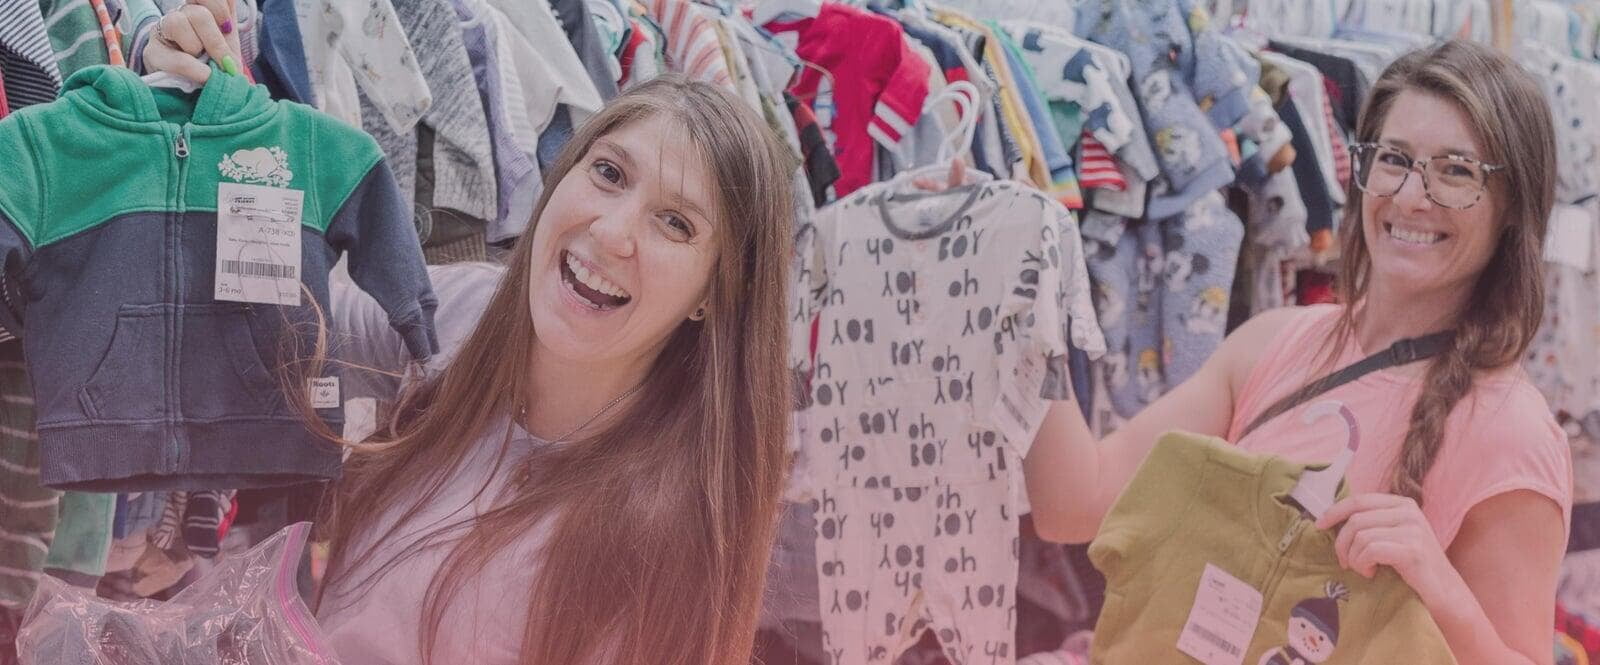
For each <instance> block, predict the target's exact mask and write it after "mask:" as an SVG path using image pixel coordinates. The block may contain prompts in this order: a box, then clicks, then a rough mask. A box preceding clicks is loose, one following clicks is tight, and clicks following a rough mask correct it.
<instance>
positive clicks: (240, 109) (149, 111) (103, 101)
mask: <svg viewBox="0 0 1600 665" xmlns="http://www.w3.org/2000/svg"><path fill="white" fill-rule="evenodd" d="M63 87H64V90H65V92H63V93H62V97H63V98H64V99H70V100H71V101H72V103H73V104H75V105H77V106H78V107H79V108H80V109H81V110H83V111H85V112H87V114H88V115H89V116H90V117H92V118H94V119H96V120H99V121H101V122H103V123H106V124H108V125H111V126H113V127H118V128H121V129H125V130H131V131H141V130H144V131H159V130H160V126H161V125H163V124H177V123H169V122H168V121H166V120H164V119H163V118H162V116H161V108H162V107H163V106H166V107H168V108H171V107H181V108H185V109H187V110H189V111H190V112H189V114H188V115H189V119H188V121H187V123H186V124H188V125H189V127H190V129H191V131H195V132H198V133H201V134H210V133H229V132H238V131H243V130H246V129H249V128H251V127H253V126H257V125H261V124H263V123H266V122H269V121H271V120H272V118H273V116H275V115H276V112H277V110H278V105H277V104H274V103H273V100H272V95H271V94H270V93H269V92H268V91H267V88H266V87H265V86H260V85H251V84H250V82H249V81H247V80H245V79H244V77H241V76H233V75H231V74H227V73H225V72H223V71H222V70H220V69H218V68H217V67H216V66H215V65H212V67H211V78H210V79H208V80H207V81H206V84H205V86H203V87H202V88H200V90H199V92H197V93H186V92H183V91H181V90H174V89H171V88H153V87H151V86H150V85H149V84H147V83H145V82H144V81H143V80H142V79H140V78H139V76H138V75H137V74H135V73H133V71H132V70H129V69H127V68H124V67H113V66H110V65H101V66H96V67H88V68H85V69H82V70H79V71H78V72H77V73H75V74H73V75H72V76H71V77H70V78H68V79H67V82H66V84H65V85H64V86H63Z"/></svg>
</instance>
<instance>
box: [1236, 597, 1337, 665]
mask: <svg viewBox="0 0 1600 665" xmlns="http://www.w3.org/2000/svg"><path fill="white" fill-rule="evenodd" d="M1323 590H1324V594H1325V595H1324V596H1323V597H1321V598H1307V599H1305V600H1302V601H1300V602H1299V603H1297V604H1295V606H1294V609H1292V610H1289V631H1288V632H1289V643H1288V644H1285V645H1283V646H1281V647H1274V648H1272V649H1268V650H1267V652H1266V653H1264V654H1261V660H1260V662H1259V663H1257V665H1314V664H1315V663H1323V662H1327V660H1328V659H1329V658H1332V657H1333V648H1334V647H1335V646H1336V645H1337V644H1338V642H1339V603H1340V601H1343V600H1344V599H1346V598H1348V597H1349V596H1350V590H1349V589H1347V588H1345V586H1344V585H1343V584H1340V583H1338V582H1334V581H1329V582H1328V583H1327V584H1326V585H1325V586H1324V587H1323Z"/></svg>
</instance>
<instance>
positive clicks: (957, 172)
mask: <svg viewBox="0 0 1600 665" xmlns="http://www.w3.org/2000/svg"><path fill="white" fill-rule="evenodd" d="M981 99H982V93H980V92H979V91H978V87H977V86H975V85H973V84H972V83H971V82H968V81H956V82H955V83H951V84H950V85H948V86H945V88H944V90H941V91H940V92H939V94H938V95H935V96H934V97H932V98H930V99H929V100H928V101H927V103H926V104H925V105H924V106H923V110H924V111H928V110H932V109H934V108H936V107H937V106H938V105H939V104H942V103H944V102H946V101H949V102H953V103H955V105H956V112H957V114H958V116H959V117H960V118H961V120H960V122H959V123H957V124H956V127H955V129H954V131H952V132H951V133H950V135H948V136H946V137H945V140H944V141H941V142H940V143H939V156H938V160H937V163H935V164H934V165H933V166H927V167H923V168H920V169H916V170H915V171H911V172H908V173H906V174H904V176H905V177H908V178H910V180H911V184H912V186H914V187H916V188H918V189H923V190H928V191H942V190H945V189H949V188H952V187H959V186H961V185H963V184H966V181H967V165H966V160H964V159H962V155H963V154H966V152H967V151H968V150H970V149H971V148H972V138H973V135H974V134H975V133H976V131H977V124H978V113H979V109H980V108H981V107H980V106H979V101H980V100H981ZM946 163H948V164H949V170H948V174H949V176H948V179H947V180H946V182H945V183H940V182H939V180H938V177H939V175H941V174H940V172H941V171H944V169H945V164H946Z"/></svg>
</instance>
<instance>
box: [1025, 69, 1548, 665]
mask: <svg viewBox="0 0 1600 665" xmlns="http://www.w3.org/2000/svg"><path fill="white" fill-rule="evenodd" d="M1351 151H1352V153H1353V155H1352V156H1353V166H1354V177H1353V178H1352V180H1353V181H1352V183H1351V185H1350V191H1349V203H1348V205H1347V206H1346V208H1345V217H1344V221H1343V226H1342V228H1341V233H1342V248H1341V250H1342V252H1341V255H1340V259H1339V260H1340V266H1339V267H1340V275H1339V280H1340V293H1341V296H1342V298H1341V299H1342V304H1338V305H1319V306H1311V307H1296V308H1285V309H1281V310H1276V311H1272V312H1267V313H1264V314H1262V315H1260V316H1257V317H1255V318H1253V319H1251V320H1250V321H1248V322H1247V323H1245V324H1244V325H1242V326H1241V327H1240V328H1239V329H1238V330H1237V331H1235V332H1234V333H1233V334H1232V335H1231V336H1230V337H1229V338H1228V339H1227V340H1226V341H1225V342H1223V344H1222V345H1221V347H1220V348H1219V349H1218V350H1217V352H1216V353H1215V354H1214V355H1213V356H1211V358H1210V359H1209V360H1208V361H1207V363H1206V365H1205V367H1204V368H1203V369H1202V370H1200V371H1199V372H1198V373H1196V374H1195V375H1194V376H1193V378H1191V379H1189V380H1188V381H1187V382H1185V383H1184V384H1182V385H1180V386H1178V387H1177V388H1176V389H1175V390H1173V391H1172V392H1171V393H1170V394H1168V395H1166V396H1164V397H1163V398H1161V399H1160V400H1159V401H1157V402H1155V403H1154V404H1151V405H1150V406H1149V407H1148V408H1146V409H1145V410H1144V411H1143V412H1141V413H1139V414H1138V416H1136V417H1135V418H1133V419H1132V420H1131V421H1130V422H1129V423H1127V424H1126V425H1124V426H1123V427H1122V428H1121V429H1119V430H1117V431H1116V432H1114V433H1111V434H1109V435H1107V436H1105V437H1103V438H1101V439H1100V440H1098V441H1096V439H1095V437H1094V436H1093V435H1092V434H1091V433H1090V430H1089V427H1088V425H1087V424H1086V423H1085V421H1084V418H1083V416H1082V415H1081V412H1080V411H1079V407H1078V405H1076V404H1072V403H1070V402H1057V403H1056V406H1055V407H1054V408H1053V410H1052V412H1051V414H1050V416H1049V419H1048V420H1047V421H1046V423H1045V425H1044V429H1043V430H1042V431H1041V432H1040V434H1039V435H1038V437H1037V439H1036V441H1035V443H1034V445H1033V448H1032V450H1031V452H1030V454H1029V455H1028V457H1027V459H1026V463H1025V471H1026V475H1027V480H1028V496H1029V499H1030V502H1031V503H1032V506H1033V514H1034V520H1035V522H1034V523H1035V526H1036V528H1037V530H1038V531H1039V533H1040V534H1041V535H1042V536H1043V537H1045V538H1047V539H1050V540H1057V541H1064V542H1083V541H1087V540H1089V539H1091V538H1092V537H1094V536H1095V534H1096V532H1097V530H1098V529H1099V527H1100V524H1101V522H1102V520H1103V519H1104V517H1105V515H1106V513H1107V511H1108V510H1109V509H1110V507H1111V506H1112V504H1113V503H1114V502H1115V501H1116V500H1117V498H1118V495H1119V493H1120V492H1121V491H1122V489H1123V488H1124V487H1125V486H1127V484H1128V482H1129V480H1130V479H1131V478H1132V477H1133V475H1134V473H1135V471H1136V470H1137V468H1138V467H1139V465H1140V462H1141V461H1143V459H1144V458H1145V456H1146V455H1147V454H1148V453H1149V452H1150V450H1151V449H1152V447H1153V446H1154V444H1155V442H1156V439H1157V437H1158V435H1160V434H1162V433H1163V432H1166V431H1168V430H1185V431H1189V432H1196V433H1201V434H1209V435H1213V436H1217V437H1222V438H1225V439H1227V440H1228V441H1231V442H1234V443H1235V444H1236V445H1238V446H1240V447H1241V448H1243V449H1246V450H1249V451H1252V452H1258V453H1267V454H1272V455H1280V456H1283V457H1286V458H1288V459H1290V460H1293V461H1296V462H1304V463H1311V462H1327V461H1330V460H1332V459H1333V458H1334V457H1335V456H1336V455H1337V453H1338V452H1339V450H1340V448H1342V447H1343V446H1344V443H1345V442H1344V437H1343V436H1341V435H1339V434H1338V433H1337V432H1335V433H1332V434H1330V432H1329V431H1328V430H1326V429H1323V428H1318V427H1310V426H1307V425H1305V424H1303V421H1302V419H1301V418H1300V417H1298V416H1299V415H1301V414H1302V413H1303V410H1304V409H1306V408H1308V406H1309V404H1306V403H1302V404H1300V405H1299V406H1297V407H1295V408H1291V409H1289V410H1288V411H1283V412H1281V413H1280V409H1279V408H1278V405H1280V404H1289V403H1293V402H1294V401H1295V400H1294V399H1293V398H1294V395H1295V393H1297V392H1302V391H1303V390H1304V389H1305V388H1306V386H1307V384H1308V383H1311V382H1313V381H1315V380H1316V379H1319V378H1320V377H1323V376H1325V375H1328V374H1330V373H1333V372H1334V371H1335V370H1338V369H1339V368H1342V367H1346V366H1348V365H1351V364H1353V363H1355V362H1356V361H1359V360H1361V359H1362V358H1365V357H1367V356H1369V355H1372V354H1373V353H1374V352H1377V351H1381V350H1384V349H1387V348H1390V347H1391V345H1394V344H1395V343H1396V342H1397V341H1400V340H1404V339H1417V340H1421V342H1420V343H1422V344H1423V345H1428V344H1429V343H1431V345H1432V346H1433V347H1434V348H1435V349H1436V350H1437V353H1436V354H1435V355H1432V356H1429V357H1427V358H1426V359H1424V360H1419V361H1416V362H1409V363H1402V364H1398V365H1395V366H1392V367H1388V368H1386V369H1382V370H1379V371H1374V372H1371V373H1368V374H1366V375H1364V376H1362V377H1361V378H1359V379H1356V380H1354V381H1352V382H1350V383H1347V384H1344V385H1342V386H1339V387H1337V388H1334V389H1332V390H1328V391H1326V392H1324V393H1322V394H1321V395H1320V396H1319V397H1318V398H1317V399H1315V400H1312V402H1319V401H1323V400H1335V401H1338V402H1341V403H1343V404H1344V405H1346V406H1347V407H1348V408H1349V409H1350V411H1351V412H1352V413H1353V414H1354V416H1355V420H1356V421H1357V423H1358V424H1359V426H1360V428H1361V447H1360V448H1358V449H1357V450H1356V452H1355V454H1354V459H1353V461H1352V462H1351V463H1350V466H1349V468H1348V470H1347V472H1346V474H1345V481H1346V483H1347V485H1348V487H1347V489H1348V491H1349V494H1348V496H1347V497H1346V498H1345V499H1343V500H1341V501H1339V502H1337V503H1336V504H1334V505H1333V507H1332V508H1330V509H1329V510H1328V511H1327V512H1326V513H1325V514H1324V515H1323V516H1322V517H1321V518H1320V519H1319V520H1318V521H1317V523H1316V526H1317V527H1318V528H1322V529H1332V528H1335V527H1339V528H1338V531H1337V533H1338V535H1337V538H1336V540H1335V546H1334V548H1335V550H1336V554H1337V555H1338V559H1339V562H1340V564H1341V565H1342V566H1344V567H1345V568H1347V569H1350V570H1353V571H1355V572H1357V573H1359V574H1361V575H1363V576H1366V577H1371V576H1372V575H1373V574H1375V572H1376V570H1377V568H1378V567H1379V566H1388V567H1391V568H1393V569H1394V570H1395V571H1396V572H1397V573H1398V574H1399V575H1400V577H1401V578H1403V579H1404V580H1405V582H1406V583H1407V584H1409V585H1410V586H1411V587H1412V588H1413V589H1414V590H1415V591H1416V593H1417V595H1418V597H1419V598H1420V599H1421V601H1422V603H1423V604H1424V606H1425V607H1426V608H1427V609H1428V612H1429V614H1431V615H1432V618H1433V619H1434V622H1435V623H1436V624H1437V625H1438V626H1439V628H1440V631H1441V633H1442V634H1443V636H1444V638H1445V640H1446V642H1447V643H1448V644H1449V645H1450V648H1451V651H1452V652H1453V654H1454V655H1455V657H1456V659H1457V660H1458V661H1459V662H1460V663H1462V664H1463V665H1472V664H1477V663H1493V664H1495V665H1502V664H1506V663H1550V662H1551V659H1552V653H1551V651H1552V650H1551V642H1550V639H1551V638H1550V635H1551V623H1550V622H1551V617H1552V616H1553V612H1554V602H1555V590H1556V580H1557V573H1558V571H1559V564H1560V561H1561V558H1562V555H1563V553H1564V551H1565V546H1566V537H1567V527H1568V522H1569V519H1570V513H1571V504H1572V470H1571V464H1572V462H1571V458H1570V453H1569V451H1568V448H1567V441H1566V436H1565V435H1564V433H1563V432H1562V430H1561V429H1560V428H1559V427H1558V426H1557V425H1556V423H1555V421H1554V419H1553V417H1552V416H1551V414H1550V410H1549V407H1548V405H1547V404H1546V403H1545V400H1544V398H1543V397H1542V396H1541V395H1540V394H1539V392H1538V391H1537V390H1536V389H1535V388H1534V387H1533V385H1532V384H1531V383H1530V382H1529V380H1528V378H1527V376H1526V375H1525V374H1524V373H1523V371H1522V369H1521V367H1520V363H1519V361H1520V359H1521V358H1522V357H1523V354H1524V352H1525V351H1526V350H1527V348H1528V345H1529V342H1530V341H1531V340H1532V339H1533V336H1534V333H1535V331H1536V329H1537V328H1538V326H1539V322H1540V316H1541V314H1542V306H1543V303H1544V295H1543V288H1542V284H1543V282H1542V280H1541V276H1540V265H1541V250H1542V247H1543V239H1544V233H1545V222H1546V219H1547V217H1548V216H1549V214H1550V210H1551V206H1552V199H1553V197H1554V185H1555V180H1556V173H1555V169H1556V164H1555V155H1556V146H1555V137H1554V131H1553V127H1552V121H1551V116H1550V111H1549V108H1548V105H1547V102H1546V100H1545V96H1544V95H1543V94H1542V93H1541V91H1540V87H1539V85H1538V83H1537V81H1535V80H1534V79H1533V78H1532V77H1531V76H1530V75H1529V74H1528V73H1526V72H1524V71H1523V70H1522V69H1521V68H1520V67H1519V66H1518V65H1517V64H1516V63H1515V62H1513V61H1512V60H1510V59H1509V58H1507V57H1506V56H1504V55H1502V54H1500V53H1498V52H1496V51H1493V50H1491V49H1490V48H1488V47H1485V46H1481V45H1477V44H1473V43H1469V42H1461V41H1451V42H1446V43H1444V44H1442V45H1439V46H1435V47H1431V48H1428V49H1424V50H1420V51H1416V52H1413V53H1410V54H1407V55H1406V56H1404V57H1402V58H1400V59H1399V60H1397V61H1396V62H1394V63H1393V64H1392V65H1390V66H1389V67H1388V69H1386V70H1385V71H1384V73H1383V75H1382V76H1381V77H1380V79H1379V80H1378V81H1377V83H1376V84H1375V86H1374V87H1373V90H1372V92H1371V95H1370V97H1369V98H1368V99H1367V100H1366V102H1365V105H1364V106H1363V108H1362V111H1361V115H1360V118H1359V121H1358V127H1357V142H1356V144H1355V145H1353V146H1351ZM1262 414H1269V416H1270V415H1272V414H1278V417H1269V418H1268V419H1266V420H1265V421H1263V423H1262V424H1260V426H1259V428H1256V427H1252V425H1253V424H1255V421H1257V420H1258V419H1259V418H1260V417H1261V416H1262Z"/></svg>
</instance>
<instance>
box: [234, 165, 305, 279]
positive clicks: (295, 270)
mask: <svg viewBox="0 0 1600 665" xmlns="http://www.w3.org/2000/svg"><path fill="white" fill-rule="evenodd" d="M304 200H305V192H302V191H299V190H294V189H279V188H277V187H263V186H261V185H243V184H238V183H231V182H225V183H222V184H219V185H217V269H216V294H215V297H216V299H217V300H231V301H234V302H254V303H264V304H267V305H299V304H300V211H301V204H302V203H304Z"/></svg>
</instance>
